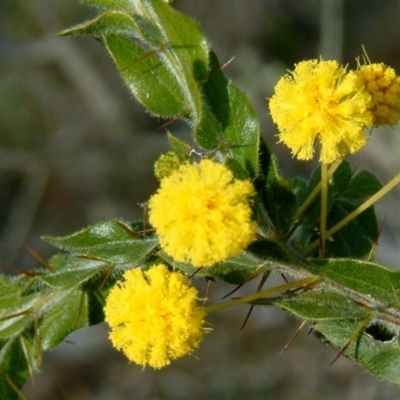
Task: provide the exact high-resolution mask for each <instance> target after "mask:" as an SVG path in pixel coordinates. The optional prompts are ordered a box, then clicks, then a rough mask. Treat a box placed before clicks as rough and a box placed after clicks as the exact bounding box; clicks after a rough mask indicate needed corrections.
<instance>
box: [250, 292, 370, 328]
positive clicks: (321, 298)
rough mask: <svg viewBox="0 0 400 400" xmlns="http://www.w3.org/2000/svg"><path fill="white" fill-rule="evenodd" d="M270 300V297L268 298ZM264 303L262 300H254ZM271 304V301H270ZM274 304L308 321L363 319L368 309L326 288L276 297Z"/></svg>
mask: <svg viewBox="0 0 400 400" xmlns="http://www.w3.org/2000/svg"><path fill="white" fill-rule="evenodd" d="M267 300H268V299H267ZM254 303H255V304H262V301H261V300H260V301H259V302H258V301H257V302H254ZM269 304H271V301H269ZM272 304H274V305H277V306H279V307H282V308H283V309H285V310H286V311H289V312H290V313H292V314H294V315H296V316H298V317H300V318H303V319H306V320H308V321H313V322H314V321H321V320H322V321H324V320H330V321H332V320H345V319H357V320H361V319H363V318H366V317H367V316H368V313H367V311H366V310H365V309H364V308H363V307H361V306H360V305H359V304H357V303H355V302H354V301H352V300H349V299H348V298H347V297H346V296H344V295H341V294H339V293H336V292H333V291H331V290H326V289H316V290H311V291H303V292H300V293H296V294H291V295H287V296H282V297H281V298H278V299H274V300H273V301H272Z"/></svg>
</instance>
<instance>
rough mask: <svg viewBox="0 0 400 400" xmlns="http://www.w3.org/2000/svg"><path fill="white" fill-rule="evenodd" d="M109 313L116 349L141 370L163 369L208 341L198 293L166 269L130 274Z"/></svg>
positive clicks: (116, 291)
mask: <svg viewBox="0 0 400 400" xmlns="http://www.w3.org/2000/svg"><path fill="white" fill-rule="evenodd" d="M104 312H105V315H106V318H105V320H106V322H107V323H108V324H109V325H110V327H111V332H110V340H111V342H112V344H113V346H114V347H115V348H117V349H118V350H121V351H122V352H123V353H125V355H126V356H127V357H128V359H129V360H130V361H133V362H135V363H136V364H139V365H143V366H146V365H150V366H151V367H153V368H156V369H158V368H162V367H164V366H166V365H168V364H170V362H171V360H173V359H175V358H179V357H182V356H184V355H186V354H190V353H191V352H192V351H193V350H194V349H195V348H197V347H198V345H199V343H200V341H201V339H202V337H203V330H202V326H203V322H204V316H205V311H204V308H203V307H199V306H198V305H197V290H196V289H195V288H194V287H193V286H192V285H191V283H190V281H189V280H188V279H187V278H186V277H185V276H183V275H182V274H180V273H178V272H170V271H169V270H168V268H167V267H166V266H165V265H163V264H160V265H157V266H154V267H152V268H151V269H150V270H148V271H146V272H143V271H142V270H141V269H140V268H136V269H133V270H129V271H126V272H125V274H124V280H123V281H121V282H119V283H118V284H116V285H115V286H114V287H113V288H112V290H111V291H110V294H109V295H108V297H107V300H106V305H105V307H104Z"/></svg>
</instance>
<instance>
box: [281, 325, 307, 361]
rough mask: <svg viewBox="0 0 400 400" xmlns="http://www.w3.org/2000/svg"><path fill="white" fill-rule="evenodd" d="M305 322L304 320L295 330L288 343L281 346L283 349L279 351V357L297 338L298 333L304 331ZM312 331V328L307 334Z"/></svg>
mask: <svg viewBox="0 0 400 400" xmlns="http://www.w3.org/2000/svg"><path fill="white" fill-rule="evenodd" d="M306 324H307V321H306V320H304V321H303V322H302V323H301V324H300V326H299V327H298V328H297V330H296V332H295V333H294V335H293V336H292V337H291V338H290V339H289V341H288V342H287V343H286V344H285V346H283V349H282V350H281V352H280V353H279V355H280V356H281V355H282V354H283V352H284V351H286V349H287V348H288V347H289V346H290V345H291V344H292V342H293V340H294V339H296V338H297V336H298V335H299V333H300V332H301V331H302V330H303V329H304V327H305V326H306ZM311 331H312V328H311V330H310V332H309V333H308V334H310V333H311Z"/></svg>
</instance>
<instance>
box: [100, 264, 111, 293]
mask: <svg viewBox="0 0 400 400" xmlns="http://www.w3.org/2000/svg"><path fill="white" fill-rule="evenodd" d="M114 267H115V266H114V265H110V266H109V267H108V268H107V273H106V274H105V276H104V279H103V280H102V281H101V283H100V285H99V287H98V288H97V289H96V293H99V292H100V290H101V289H103V286H104V285H105V284H106V283H107V281H108V279H109V278H110V276H111V274H112V272H113V271H114Z"/></svg>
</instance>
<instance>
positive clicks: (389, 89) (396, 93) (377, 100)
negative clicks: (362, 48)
mask: <svg viewBox="0 0 400 400" xmlns="http://www.w3.org/2000/svg"><path fill="white" fill-rule="evenodd" d="M356 73H357V75H358V76H359V77H360V78H361V79H362V81H363V82H364V85H365V88H366V90H367V92H368V93H370V94H371V95H372V105H371V107H370V109H371V112H372V115H373V118H374V120H373V125H375V126H377V125H384V124H389V125H396V124H397V122H398V121H399V112H400V77H399V76H397V75H396V71H395V70H394V69H393V68H390V67H388V66H386V65H385V64H383V63H380V64H368V65H362V66H360V67H359V69H358V70H357V71H356Z"/></svg>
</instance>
